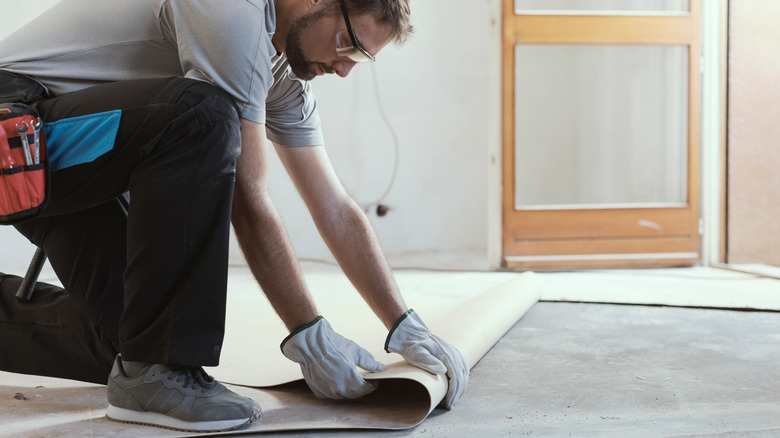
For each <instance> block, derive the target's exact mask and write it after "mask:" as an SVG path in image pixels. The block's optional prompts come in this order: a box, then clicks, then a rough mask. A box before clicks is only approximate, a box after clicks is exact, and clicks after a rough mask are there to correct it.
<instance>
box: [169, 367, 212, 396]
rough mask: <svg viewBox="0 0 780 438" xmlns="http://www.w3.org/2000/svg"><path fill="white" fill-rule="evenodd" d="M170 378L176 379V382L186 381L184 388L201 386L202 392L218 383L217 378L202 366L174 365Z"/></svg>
mask: <svg viewBox="0 0 780 438" xmlns="http://www.w3.org/2000/svg"><path fill="white" fill-rule="evenodd" d="M168 379H169V380H173V379H176V382H182V381H183V382H184V385H182V386H183V387H184V388H186V387H188V386H191V387H192V389H198V387H200V388H201V392H205V391H206V390H207V389H211V388H213V387H214V385H215V384H216V380H214V378H213V377H211V376H209V375H208V374H206V371H204V370H203V368H202V367H192V366H189V367H188V366H181V365H179V366H174V367H171V372H170V374H168Z"/></svg>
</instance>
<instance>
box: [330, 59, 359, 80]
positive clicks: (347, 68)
mask: <svg viewBox="0 0 780 438" xmlns="http://www.w3.org/2000/svg"><path fill="white" fill-rule="evenodd" d="M355 64H357V63H356V62H354V61H339V62H337V63H335V64H333V69H334V70H335V71H336V74H337V75H339V76H340V77H342V78H346V77H347V75H348V74H349V72H351V71H352V69H353V68H354V67H355Z"/></svg>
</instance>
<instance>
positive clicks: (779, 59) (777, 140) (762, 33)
mask: <svg viewBox="0 0 780 438" xmlns="http://www.w3.org/2000/svg"><path fill="white" fill-rule="evenodd" d="M729 4H730V5H729V9H730V11H729V20H730V21H729V96H728V98H729V99H728V107H729V108H728V110H729V113H728V114H729V118H728V148H729V152H728V231H727V234H728V237H727V244H728V253H727V254H728V262H730V263H766V264H771V265H780V2H777V1H770V2H767V1H758V0H747V1H746V0H739V1H730V2H729Z"/></svg>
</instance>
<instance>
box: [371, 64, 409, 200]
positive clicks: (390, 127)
mask: <svg viewBox="0 0 780 438" xmlns="http://www.w3.org/2000/svg"><path fill="white" fill-rule="evenodd" d="M371 73H372V75H371V77H372V78H373V82H374V95H375V96H376V106H377V109H378V110H379V116H380V117H381V118H382V121H383V122H384V123H385V126H387V129H388V131H390V136H391V137H392V139H393V173H392V174H391V177H390V182H389V183H388V184H387V188H386V189H385V191H384V193H382V196H380V197H379V199H377V200H376V201H374V202H373V203H371V204H368V205H367V206H365V208H366V210H368V208H369V207H372V206H377V207H379V206H381V205H382V202H383V201H384V200H385V199H386V198H387V196H388V195H389V194H390V191H391V190H392V189H393V187H394V186H395V181H396V178H397V176H398V167H399V163H400V155H401V151H400V147H399V144H398V135H397V134H396V132H395V129H394V128H393V125H392V124H391V123H390V119H389V118H388V117H387V113H385V108H384V106H383V105H382V97H381V96H380V94H379V80H378V79H377V73H376V66H375V65H374V64H373V63H372V64H371Z"/></svg>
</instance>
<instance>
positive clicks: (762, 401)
mask: <svg viewBox="0 0 780 438" xmlns="http://www.w3.org/2000/svg"><path fill="white" fill-rule="evenodd" d="M316 267H317V269H318V272H320V271H326V273H327V272H329V271H330V270H331V269H333V268H328V267H322V266H319V265H317V266H316ZM496 275H506V274H496ZM540 275H542V276H544V277H545V279H546V291H545V293H544V296H543V298H544V299H548V300H561V299H563V300H566V299H569V300H572V299H575V300H579V299H583V297H588V296H595V295H594V294H595V291H596V290H598V291H599V294H600V295H598V296H597V298H598V301H609V302H619V301H621V300H625V301H627V302H634V301H644V302H650V303H656V304H673V305H681V304H680V303H682V301H679V297H680V296H682V295H685V296H687V297H688V298H685V300H687V301H685V302H687V303H689V305H690V303H702V304H700V305H708V303H709V305H716V306H721V305H728V306H729V307H732V306H733V307H746V308H768V309H775V308H777V298H778V297H780V281H777V280H767V279H758V278H755V277H751V276H744V275H742V274H734V273H728V272H725V271H719V270H712V269H706V268H693V269H682V270H645V271H633V272H632V271H605V272H582V273H549V274H540ZM637 291H639V292H641V294H639V293H638V292H637ZM640 295H641V296H640ZM713 296H714V297H715V298H713ZM727 296H730V297H736V298H729V299H728V300H726V298H725V297H727ZM762 296H763V297H766V299H762V298H761V297H762ZM740 297H741V298H740ZM746 297H747V298H746ZM713 299H714V301H710V302H708V300H713ZM735 300H736V301H735ZM740 300H741V301H740ZM713 303H714V304H713ZM724 303H725V304H724ZM32 386H35V385H34V384H33V385H32ZM3 396H6V395H5V394H4V395H3ZM9 396H12V395H9ZM9 420H12V419H9ZM1 423H2V419H0V424H1ZM129 427H132V426H129ZM144 430H145V429H144V428H140V429H138V432H139V434H142V433H143V432H144ZM0 436H4V434H3V428H2V427H0ZM30 436H36V435H34V434H33V435H30ZM86 436H88V435H86ZM261 436H265V437H270V436H280V437H306V438H313V437H339V438H353V437H366V436H369V437H371V436H375V437H424V438H429V437H433V438H443V437H474V436H483V437H486V438H487V437H501V436H530V437H533V436H544V437H548V436H549V437H569V436H572V437H612V436H615V437H689V436H715V437H780V314H778V313H777V312H760V311H731V310H713V309H701V308H683V307H658V306H641V305H614V304H586V303H571V302H540V303H538V304H536V305H535V306H534V307H532V308H531V310H530V311H529V312H528V313H527V314H526V315H525V316H524V317H523V318H522V319H521V320H520V322H519V323H518V324H517V325H516V326H515V327H514V328H513V329H512V330H510V331H509V332H508V333H507V335H506V336H504V338H503V339H502V340H501V341H499V343H498V344H497V345H496V346H495V347H494V348H493V349H492V350H491V351H490V352H489V353H488V354H487V355H486V356H485V357H484V358H483V359H482V361H480V362H479V363H478V364H477V365H476V366H475V367H474V369H473V370H472V374H471V383H470V386H469V390H468V391H467V393H466V395H465V396H464V398H463V399H462V400H461V402H460V403H459V404H458V405H457V406H456V408H455V409H454V410H452V411H449V412H446V411H442V410H435V411H434V412H433V413H432V414H431V416H430V417H429V418H428V419H427V420H425V421H424V422H423V423H422V424H420V425H419V426H417V427H416V428H413V429H409V430H405V431H401V432H377V431H354V430H353V431H332V432H311V433H285V434H274V435H270V434H266V435H261Z"/></svg>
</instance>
